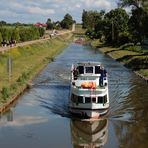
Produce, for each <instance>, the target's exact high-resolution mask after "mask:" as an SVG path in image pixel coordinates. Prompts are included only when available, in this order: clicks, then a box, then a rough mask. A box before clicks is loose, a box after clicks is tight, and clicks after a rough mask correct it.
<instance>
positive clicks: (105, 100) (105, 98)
mask: <svg viewBox="0 0 148 148" xmlns="http://www.w3.org/2000/svg"><path fill="white" fill-rule="evenodd" d="M106 102H107V95H105V96H104V103H106Z"/></svg>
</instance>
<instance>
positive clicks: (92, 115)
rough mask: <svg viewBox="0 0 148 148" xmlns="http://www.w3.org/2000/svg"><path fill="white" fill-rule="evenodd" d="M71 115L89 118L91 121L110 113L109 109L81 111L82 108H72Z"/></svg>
mask: <svg viewBox="0 0 148 148" xmlns="http://www.w3.org/2000/svg"><path fill="white" fill-rule="evenodd" d="M69 110H70V113H71V114H72V115H74V116H76V117H80V118H86V119H87V118H89V119H98V118H100V117H101V116H103V115H106V114H107V113H108V110H109V108H105V109H95V110H94V109H80V108H71V107H70V109H69Z"/></svg>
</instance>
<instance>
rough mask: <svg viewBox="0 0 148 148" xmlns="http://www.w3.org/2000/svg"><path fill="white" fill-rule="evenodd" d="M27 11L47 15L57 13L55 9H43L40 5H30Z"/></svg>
mask: <svg viewBox="0 0 148 148" xmlns="http://www.w3.org/2000/svg"><path fill="white" fill-rule="evenodd" d="M27 11H28V12H29V13H32V14H40V15H45V16H47V15H50V14H54V13H55V11H54V9H42V8H40V7H28V8H27Z"/></svg>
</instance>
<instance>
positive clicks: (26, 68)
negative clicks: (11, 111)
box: [0, 39, 66, 100]
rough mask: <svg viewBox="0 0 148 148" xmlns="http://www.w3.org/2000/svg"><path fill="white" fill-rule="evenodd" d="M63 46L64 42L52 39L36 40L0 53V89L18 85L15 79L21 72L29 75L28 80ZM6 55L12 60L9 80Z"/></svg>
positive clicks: (64, 45) (0, 95) (0, 96)
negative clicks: (40, 41) (41, 41)
mask: <svg viewBox="0 0 148 148" xmlns="http://www.w3.org/2000/svg"><path fill="white" fill-rule="evenodd" d="M65 47H66V43H65V42H63V41H61V40H58V39H53V40H52V41H51V40H48V41H45V42H43V43H39V42H38V43H35V44H32V45H26V46H23V47H18V48H14V49H11V50H10V51H9V52H7V53H5V54H0V90H2V88H3V87H9V86H10V85H13V84H16V86H17V87H18V86H19V84H18V83H17V81H18V79H19V78H20V77H21V76H22V74H23V73H24V74H27V75H28V76H29V78H28V80H29V79H32V78H33V76H34V75H35V74H36V73H37V72H38V71H39V70H40V69H41V68H42V67H43V66H44V65H46V64H47V63H48V62H50V59H53V57H54V56H56V55H57V54H58V53H60V52H61V51H62V50H63V49H64V48H65ZM8 57H11V58H12V61H13V64H12V76H11V80H10V81H9V77H8V72H7V59H8ZM18 89H19V88H18ZM12 93H15V92H12ZM0 100H2V94H0Z"/></svg>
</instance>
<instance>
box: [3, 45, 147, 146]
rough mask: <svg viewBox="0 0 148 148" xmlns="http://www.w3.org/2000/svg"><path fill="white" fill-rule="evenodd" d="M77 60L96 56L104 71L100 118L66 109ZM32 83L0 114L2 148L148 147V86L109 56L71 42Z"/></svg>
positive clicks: (87, 59) (93, 59)
mask: <svg viewBox="0 0 148 148" xmlns="http://www.w3.org/2000/svg"><path fill="white" fill-rule="evenodd" d="M79 61H100V62H102V63H103V65H104V66H105V67H106V69H107V71H108V75H109V94H110V110H109V113H108V115H107V116H106V117H104V118H103V119H102V120H99V121H95V122H86V121H85V122H84V121H77V120H74V119H72V118H71V116H70V114H69V111H68V99H69V88H70V87H69V82H70V81H69V80H70V68H71V64H72V63H76V62H79ZM33 84H34V85H33V87H32V88H31V89H29V90H27V91H26V92H25V93H24V94H23V95H22V96H21V97H20V98H19V100H18V102H17V103H16V105H15V106H13V107H12V108H11V109H10V111H8V112H7V113H5V114H4V115H1V117H0V147H1V148H17V147H18V148H84V147H85V148H95V147H102V146H103V147H106V148H118V147H123V148H124V147H126V148H133V147H135V148H136V147H138V148H145V147H148V140H147V139H148V85H147V84H146V83H145V82H144V81H143V80H141V79H140V78H139V77H137V76H136V75H135V74H134V73H133V72H132V71H130V70H129V69H127V68H125V67H124V66H122V65H121V64H120V63H118V62H116V61H115V60H113V59H111V58H110V57H108V56H106V55H104V54H102V53H100V52H99V51H97V50H95V49H92V48H91V47H89V46H83V45H78V44H74V43H72V44H70V45H69V47H68V48H66V49H65V50H64V52H63V53H62V54H60V55H59V56H57V57H56V58H55V60H54V61H53V62H52V63H50V64H48V65H47V67H46V68H45V69H44V70H43V71H42V72H41V73H40V74H39V75H38V76H37V78H36V79H35V80H34V81H33Z"/></svg>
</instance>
